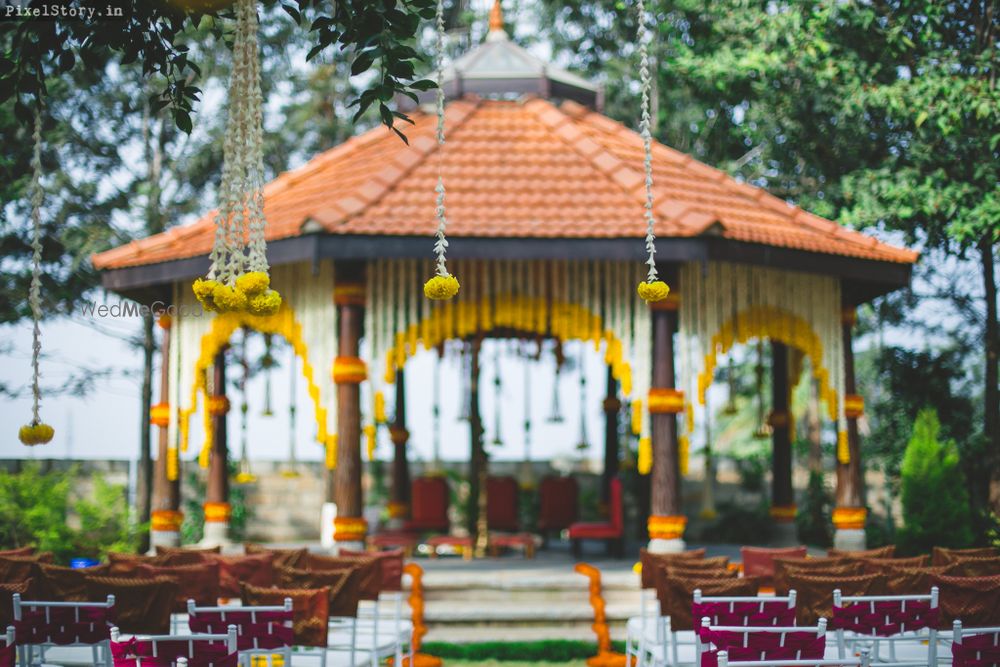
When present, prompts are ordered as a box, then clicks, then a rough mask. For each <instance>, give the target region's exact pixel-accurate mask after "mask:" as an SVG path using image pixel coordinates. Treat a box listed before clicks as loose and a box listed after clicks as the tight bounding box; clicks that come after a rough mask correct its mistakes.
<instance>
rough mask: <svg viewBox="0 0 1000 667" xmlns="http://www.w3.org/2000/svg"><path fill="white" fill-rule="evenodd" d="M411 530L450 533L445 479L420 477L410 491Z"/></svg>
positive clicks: (408, 523) (408, 525) (409, 526)
mask: <svg viewBox="0 0 1000 667" xmlns="http://www.w3.org/2000/svg"><path fill="white" fill-rule="evenodd" d="M406 527H407V528H408V529H411V530H434V531H440V532H448V529H449V528H450V523H449V521H448V481H447V480H446V479H445V478H444V477H418V478H417V479H415V480H413V483H412V485H411V490H410V520H409V521H407V522H406Z"/></svg>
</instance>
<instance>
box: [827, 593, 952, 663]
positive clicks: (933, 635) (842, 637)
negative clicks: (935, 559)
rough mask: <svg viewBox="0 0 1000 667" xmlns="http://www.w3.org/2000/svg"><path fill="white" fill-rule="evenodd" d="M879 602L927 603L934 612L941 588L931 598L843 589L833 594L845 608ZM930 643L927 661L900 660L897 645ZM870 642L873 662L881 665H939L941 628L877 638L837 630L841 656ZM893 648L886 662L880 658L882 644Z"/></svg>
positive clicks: (909, 631)
mask: <svg viewBox="0 0 1000 667" xmlns="http://www.w3.org/2000/svg"><path fill="white" fill-rule="evenodd" d="M876 602H902V603H903V605H904V607H905V605H906V603H907V602H927V603H929V604H930V606H931V609H937V607H938V588H937V586H932V587H931V592H930V593H929V594H928V595H846V596H845V595H842V594H841V592H840V589H839V588H838V589H834V591H833V604H834V606H836V607H841V606H843V605H845V604H858V603H862V604H863V603H871V604H874V603H876ZM924 641H926V642H927V659H926V660H899V659H897V657H896V645H897V644H898V643H900V642H903V643H913V642H924ZM862 642H866V643H870V647H871V653H870V656H871V659H872V661H873V662H874V663H875V664H877V665H894V667H926V665H936V664H937V648H938V646H937V644H938V631H937V628H933V627H932V628H922V629H920V630H905V631H904V632H901V633H899V634H897V635H892V636H890V637H880V636H876V635H862V634H859V633H856V632H847V631H844V630H843V629H838V630H837V655H838V656H840V657H841V658H843V657H845V656H846V655H847V653H848V650H849V649H853V648H854V647H855V646H857V645H858V644H859V643H862ZM883 642H884V643H885V644H887V645H888V647H889V656H888V658H887V659H885V660H883V659H882V658H881V657H880V655H879V647H880V645H881V644H882V643H883Z"/></svg>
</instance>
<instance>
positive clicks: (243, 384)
mask: <svg viewBox="0 0 1000 667" xmlns="http://www.w3.org/2000/svg"><path fill="white" fill-rule="evenodd" d="M248 333H249V332H248V331H247V330H246V329H245V328H244V329H243V340H242V344H241V345H240V369H241V370H242V371H243V374H242V375H241V376H240V383H239V389H240V465H239V470H238V472H237V473H236V482H237V483H238V484H251V483H253V482H256V481H257V475H255V474H253V472H251V471H250V453H249V451H248V448H247V439H248V438H247V415H248V414H249V412H250V403H249V402H248V401H247V382H248V381H249V380H250V361H249V360H248V358H247V339H248V338H249V335H248Z"/></svg>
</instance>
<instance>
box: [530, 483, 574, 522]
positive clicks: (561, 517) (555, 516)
mask: <svg viewBox="0 0 1000 667" xmlns="http://www.w3.org/2000/svg"><path fill="white" fill-rule="evenodd" d="M579 495H580V489H579V487H578V486H577V483H576V480H575V479H573V478H572V477H546V478H544V479H543V480H542V482H541V484H540V485H539V487H538V496H539V505H540V507H539V512H538V528H539V529H540V530H562V529H563V528H569V527H570V525H571V524H572V523H574V522H575V521H576V520H577V516H578V514H577V499H578V497H579Z"/></svg>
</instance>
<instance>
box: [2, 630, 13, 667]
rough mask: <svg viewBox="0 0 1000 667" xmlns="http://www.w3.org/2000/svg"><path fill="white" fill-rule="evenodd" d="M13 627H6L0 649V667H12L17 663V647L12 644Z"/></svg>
mask: <svg viewBox="0 0 1000 667" xmlns="http://www.w3.org/2000/svg"><path fill="white" fill-rule="evenodd" d="M14 634H15V633H14V626H13V625H8V626H7V634H6V635H5V636H4V644H3V646H2V647H0V667H14V663H15V662H16V661H17V645H16V644H15V642H14Z"/></svg>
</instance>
